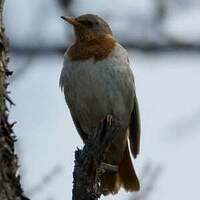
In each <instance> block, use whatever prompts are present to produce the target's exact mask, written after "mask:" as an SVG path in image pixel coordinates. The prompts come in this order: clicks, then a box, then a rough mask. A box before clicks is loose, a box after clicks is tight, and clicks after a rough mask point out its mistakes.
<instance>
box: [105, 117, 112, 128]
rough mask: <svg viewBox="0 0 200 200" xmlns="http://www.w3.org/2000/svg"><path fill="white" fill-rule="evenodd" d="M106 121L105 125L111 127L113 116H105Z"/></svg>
mask: <svg viewBox="0 0 200 200" xmlns="http://www.w3.org/2000/svg"><path fill="white" fill-rule="evenodd" d="M106 121H107V124H108V125H109V126H111V125H112V121H113V116H112V115H107V116H106Z"/></svg>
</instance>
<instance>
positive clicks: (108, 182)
mask: <svg viewBox="0 0 200 200" xmlns="http://www.w3.org/2000/svg"><path fill="white" fill-rule="evenodd" d="M121 186H122V187H124V189H125V190H126V191H129V192H132V191H138V190H139V189H140V184H139V180H138V178H137V175H136V173H135V170H134V168H133V165H132V161H131V157H130V153H129V149H128V144H127V145H126V149H125V151H124V155H123V158H122V160H121V162H120V164H119V172H118V173H117V174H104V176H103V177H102V180H101V188H102V192H103V194H104V195H108V194H110V193H111V194H116V193H117V192H118V191H119V189H120V187H121Z"/></svg>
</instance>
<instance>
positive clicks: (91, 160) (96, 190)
mask: <svg viewBox="0 0 200 200" xmlns="http://www.w3.org/2000/svg"><path fill="white" fill-rule="evenodd" d="M121 129H123V128H121V127H120V126H119V124H118V122H117V121H112V125H110V124H109V123H108V122H107V119H105V120H104V121H102V122H101V123H100V126H99V128H98V130H97V132H96V134H95V135H92V136H90V138H89V139H88V141H87V143H86V144H85V146H84V148H83V150H80V149H78V150H76V152H75V167H74V173H73V177H74V181H73V191H72V193H73V194H72V195H73V197H72V199H73V200H97V199H98V198H100V196H101V194H102V191H101V187H100V186H101V183H100V182H101V177H102V175H103V174H104V173H115V172H116V171H117V170H118V168H117V166H112V165H109V164H106V163H104V160H105V156H106V153H107V151H108V149H109V147H110V145H111V143H112V141H113V140H114V138H115V137H117V136H118V134H119V133H120V132H122V131H120V130H121Z"/></svg>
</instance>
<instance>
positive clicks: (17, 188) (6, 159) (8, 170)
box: [0, 0, 27, 200]
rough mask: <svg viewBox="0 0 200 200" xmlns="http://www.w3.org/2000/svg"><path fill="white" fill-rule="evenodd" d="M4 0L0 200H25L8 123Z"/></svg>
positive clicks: (0, 0) (0, 10)
mask: <svg viewBox="0 0 200 200" xmlns="http://www.w3.org/2000/svg"><path fill="white" fill-rule="evenodd" d="M3 5H4V0H0V200H25V199H27V198H26V197H24V196H23V191H22V189H21V185H20V176H19V175H17V171H18V159H17V155H16V154H15V152H14V143H15V141H16V138H15V136H14V134H13V130H12V128H13V125H14V123H10V122H9V121H8V115H9V110H8V106H7V104H11V105H12V104H13V102H12V101H11V99H10V97H9V95H8V94H9V92H8V91H7V87H8V85H9V84H8V79H7V78H8V76H10V75H11V74H12V72H10V71H9V70H8V68H7V65H8V61H9V59H8V56H7V52H8V39H7V38H6V36H5V33H4V32H5V29H4V25H3Z"/></svg>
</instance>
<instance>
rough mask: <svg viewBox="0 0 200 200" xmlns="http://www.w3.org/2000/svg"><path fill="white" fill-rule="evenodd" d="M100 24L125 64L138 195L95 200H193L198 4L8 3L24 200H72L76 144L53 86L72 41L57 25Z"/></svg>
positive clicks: (188, 0)
mask: <svg viewBox="0 0 200 200" xmlns="http://www.w3.org/2000/svg"><path fill="white" fill-rule="evenodd" d="M85 13H95V14H98V15H100V16H101V17H103V18H104V19H106V20H107V21H108V22H109V24H110V26H111V27H112V30H113V33H114V36H115V38H117V39H118V40H119V41H120V42H121V44H122V45H124V46H125V47H126V48H127V50H128V52H129V56H130V62H131V68H132V70H133V72H134V75H135V79H136V88H137V95H138V99H139V104H140V111H141V119H142V138H141V153H140V156H139V157H138V159H137V160H134V165H135V166H136V170H137V172H138V174H139V177H140V180H141V185H142V189H141V191H140V192H139V193H134V194H131V193H125V192H124V191H123V189H122V190H121V191H120V192H119V194H118V195H116V196H108V197H102V198H101V199H110V200H111V199H115V200H122V199H127V200H169V199H172V200H173V199H174V200H175V199H176V200H177V199H181V200H186V199H187V200H188V199H198V198H200V195H199V179H200V173H199V168H200V161H199V159H198V152H199V151H200V145H199V144H200V143H199V142H200V134H199V131H200V94H199V92H198V88H199V86H200V26H199V24H200V1H199V0H168V1H165V0H140V1H136V0H123V1H120V0H115V1H107V0H96V1H91V0H84V1H80V0H73V1H72V0H43V1H40V0H35V1H27V0H15V1H6V6H5V13H4V15H5V26H6V32H7V36H8V37H9V39H10V68H11V69H12V70H14V75H13V76H12V78H11V80H10V82H11V86H10V90H11V91H12V98H13V100H14V102H15V103H16V107H13V108H12V109H11V118H12V119H11V120H14V121H15V120H16V121H17V125H16V127H15V132H16V135H17V137H18V143H17V152H18V154H19V157H20V173H21V175H22V183H23V188H24V190H25V193H26V194H27V196H29V197H30V198H31V199H32V200H66V199H71V190H72V171H73V164H74V163H73V160H74V151H75V149H76V147H77V146H78V147H81V146H82V142H81V140H80V138H79V136H78V134H77V131H76V130H75V127H74V125H73V122H72V120H71V117H70V114H69V110H68V108H67V106H66V104H65V101H64V96H63V94H62V93H61V91H60V88H59V86H58V82H59V76H60V71H61V68H62V62H63V54H64V52H65V49H66V48H67V47H68V46H69V45H70V43H71V42H72V40H73V31H72V28H71V27H70V26H69V25H67V24H65V23H64V22H63V21H62V20H61V19H60V16H61V15H73V16H78V15H80V14H85Z"/></svg>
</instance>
